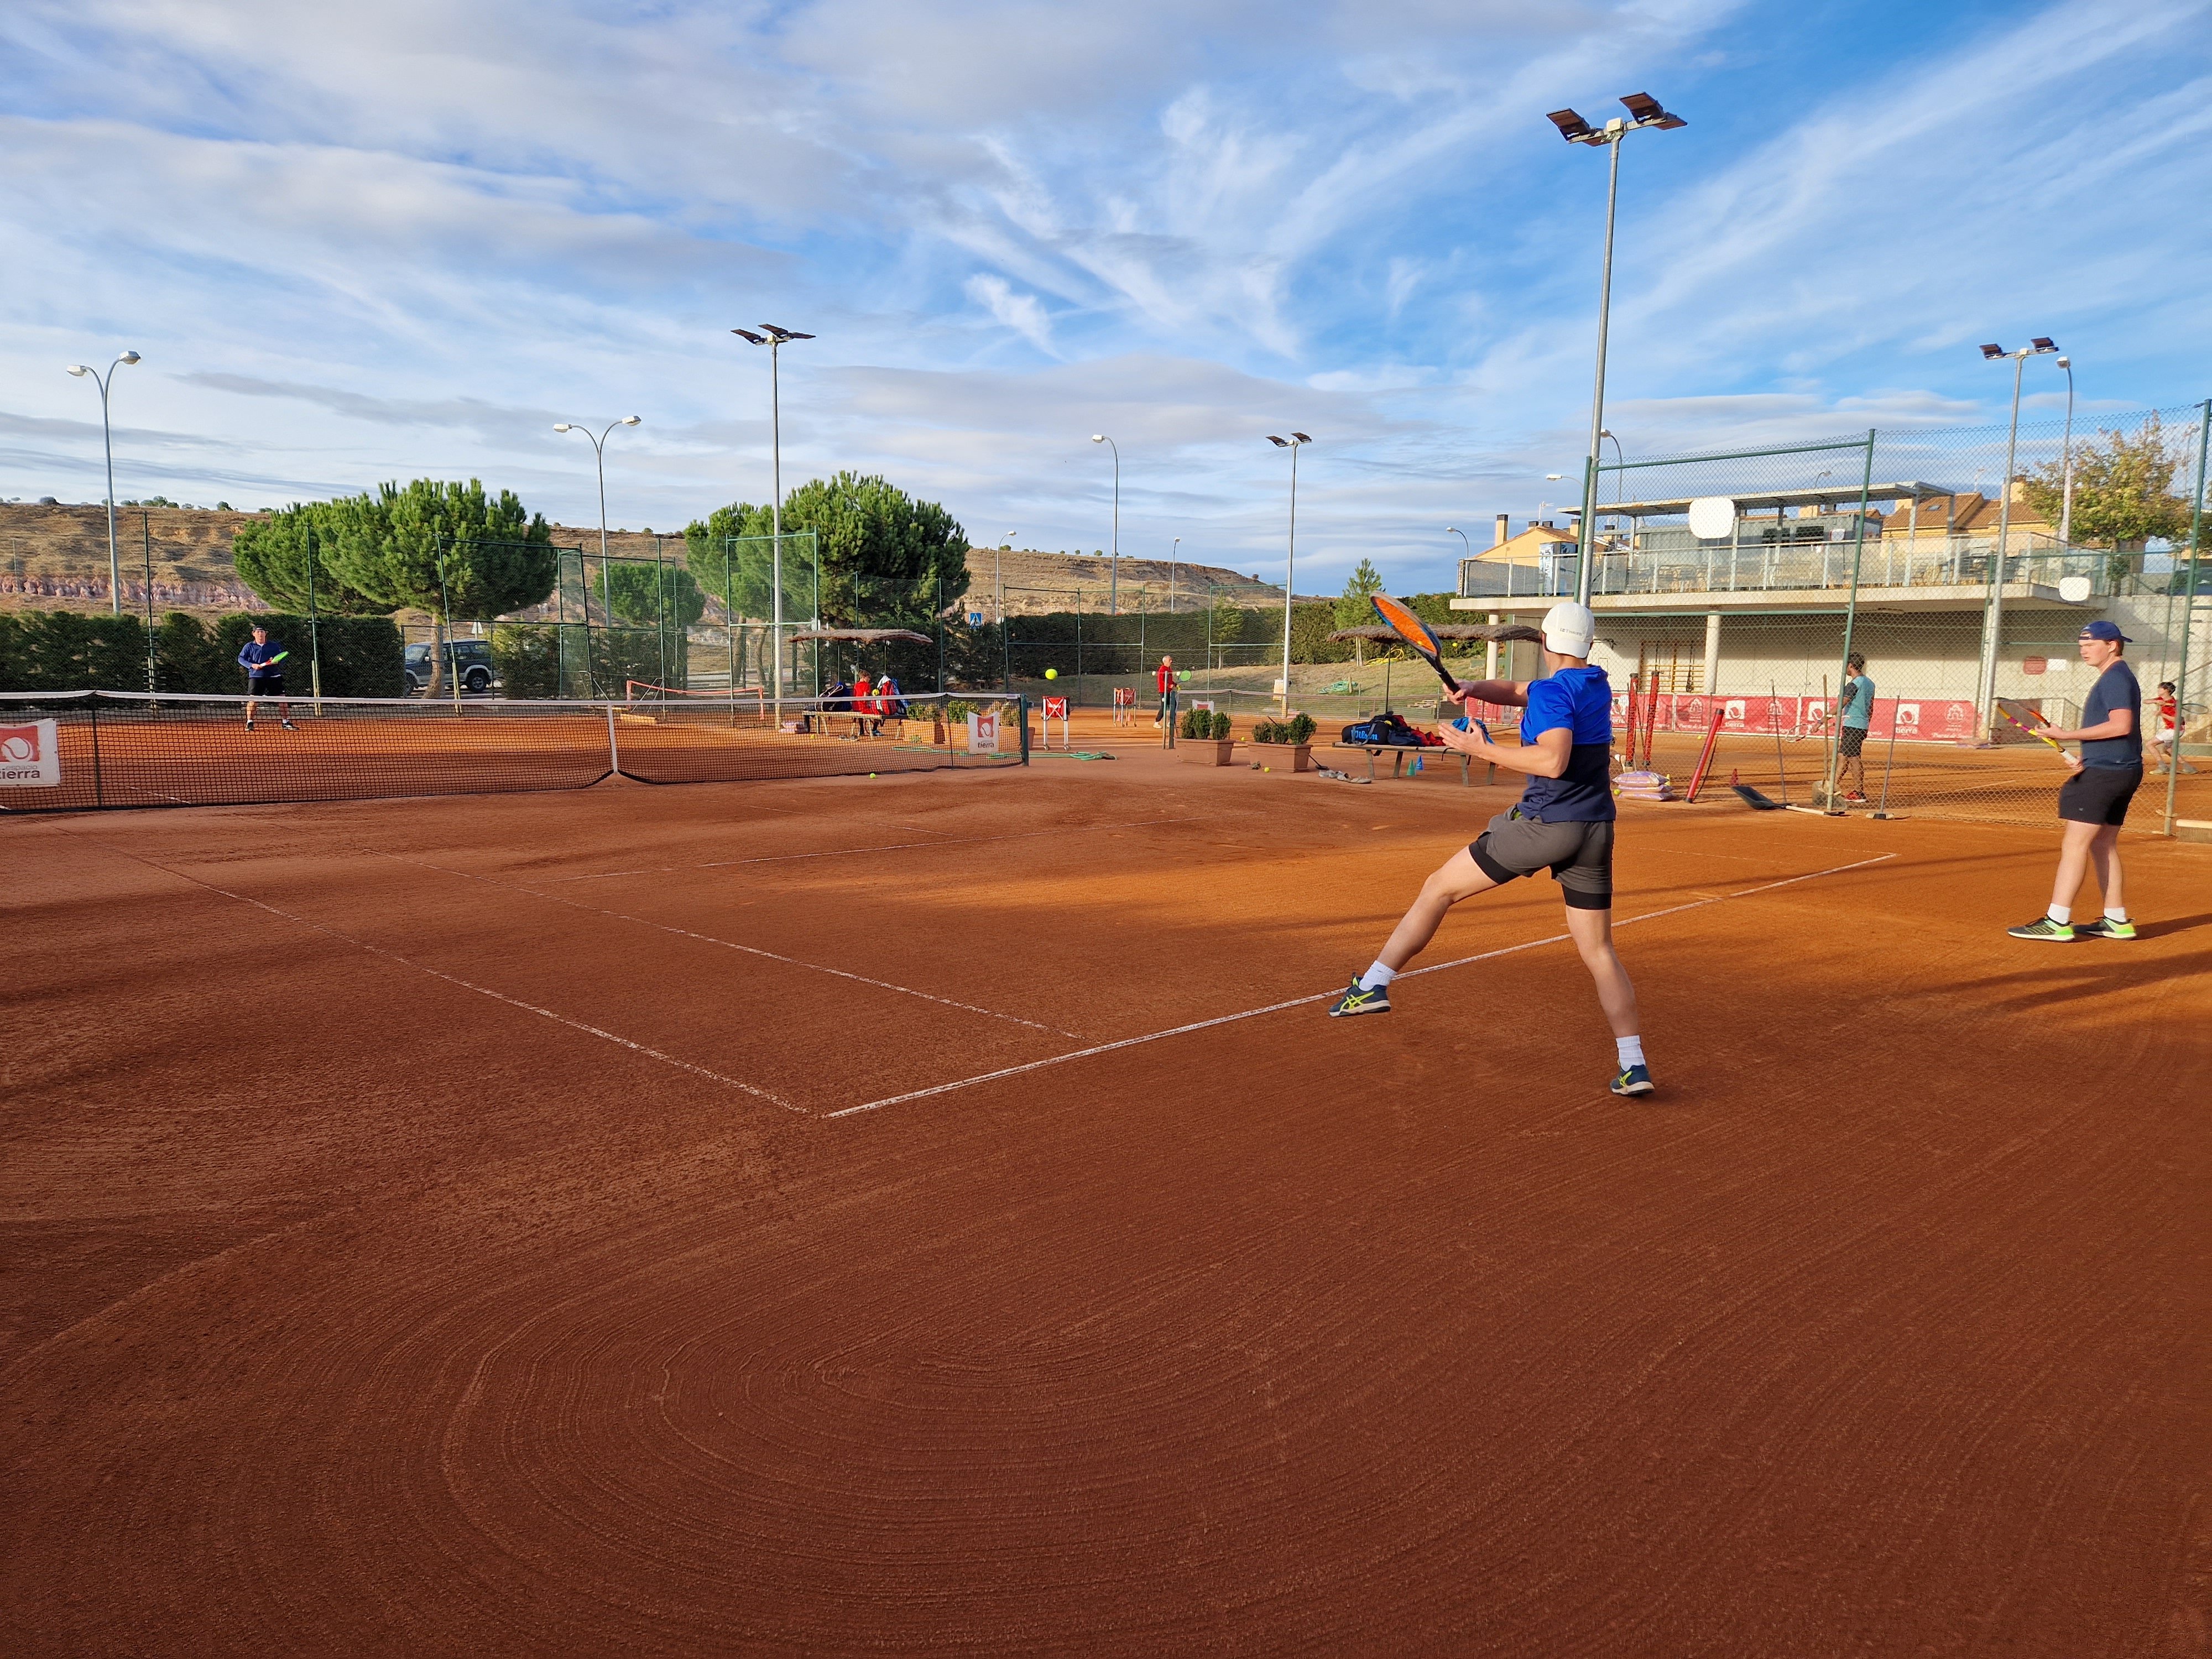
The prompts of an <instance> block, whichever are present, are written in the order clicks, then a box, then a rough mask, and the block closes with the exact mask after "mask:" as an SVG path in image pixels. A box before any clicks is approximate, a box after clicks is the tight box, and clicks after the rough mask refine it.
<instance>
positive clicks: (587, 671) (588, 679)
mask: <svg viewBox="0 0 2212 1659" xmlns="http://www.w3.org/2000/svg"><path fill="white" fill-rule="evenodd" d="M638 423H639V417H638V416H635V415H625V416H623V417H622V419H620V420H619V421H610V422H607V424H606V426H605V428H603V429H602V430H600V431H599V433H597V434H596V435H594V434H593V432H592V428H589V427H587V426H578V425H576V424H574V422H568V421H556V422H554V423H553V429H554V430H555V431H556V432H580V433H582V434H583V435H585V436H586V438H589V439H591V441H592V456H593V457H594V459H596V460H597V461H598V464H599V586H600V587H601V589H602V590H603V591H604V590H605V589H606V588H607V434H608V433H610V432H612V431H613V430H614V429H615V428H617V427H618V426H635V425H637V424H638ZM591 604H592V583H591V579H590V578H589V577H588V576H586V578H585V580H584V617H585V620H586V623H588V622H589V621H590V620H591ZM613 620H614V619H613V618H612V617H609V618H608V622H609V624H610V625H611V624H612V623H613ZM589 638H590V636H589V635H586V642H587V643H588V641H589ZM591 683H592V661H591V653H589V652H588V651H586V653H585V655H584V684H585V685H586V688H588V687H589V686H590V684H591Z"/></svg>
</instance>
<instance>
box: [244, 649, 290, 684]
mask: <svg viewBox="0 0 2212 1659" xmlns="http://www.w3.org/2000/svg"><path fill="white" fill-rule="evenodd" d="M283 654H284V647H283V646H282V645H280V644H278V643H277V642H276V641H275V640H270V641H269V642H268V643H267V644H266V645H257V644H255V643H254V642H253V641H252V640H248V641H246V649H245V650H243V651H241V652H240V653H238V665H239V666H240V668H243V669H244V670H245V671H246V674H247V676H248V677H249V678H252V679H257V680H258V679H260V678H263V677H264V676H269V677H272V678H273V677H276V676H279V675H282V674H283V671H284V665H283V663H281V662H279V661H277V660H276V659H278V658H279V657H281V656H283Z"/></svg>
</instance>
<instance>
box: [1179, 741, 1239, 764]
mask: <svg viewBox="0 0 2212 1659" xmlns="http://www.w3.org/2000/svg"><path fill="white" fill-rule="evenodd" d="M1236 747H1237V741H1236V739H1235V738H1220V739H1218V741H1217V740H1216V739H1214V738H1176V756H1177V757H1178V758H1180V759H1182V761H1184V762H1185V763H1188V764H1189V765H1192V766H1226V765H1228V764H1229V755H1230V750H1233V749H1234V748H1236Z"/></svg>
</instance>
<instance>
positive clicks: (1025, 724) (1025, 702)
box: [1015, 691, 1030, 766]
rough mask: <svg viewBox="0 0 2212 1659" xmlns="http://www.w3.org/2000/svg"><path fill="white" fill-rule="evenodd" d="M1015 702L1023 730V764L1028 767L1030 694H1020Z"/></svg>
mask: <svg viewBox="0 0 2212 1659" xmlns="http://www.w3.org/2000/svg"><path fill="white" fill-rule="evenodd" d="M1015 702H1017V703H1018V705H1019V708H1018V712H1017V714H1016V719H1018V720H1019V721H1020V723H1021V728H1022V764H1023V765H1024V766H1027V765H1028V764H1029V763H1030V699H1029V694H1028V693H1027V692H1025V691H1024V692H1022V693H1020V694H1019V695H1018V696H1017V697H1016V698H1015Z"/></svg>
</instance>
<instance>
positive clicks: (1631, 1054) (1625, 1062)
mask: <svg viewBox="0 0 2212 1659" xmlns="http://www.w3.org/2000/svg"><path fill="white" fill-rule="evenodd" d="M1613 1047H1614V1048H1616V1049H1618V1050H1619V1051H1620V1069H1621V1070H1622V1071H1624V1072H1625V1071H1626V1070H1627V1069H1628V1068H1629V1067H1630V1066H1641V1065H1642V1064H1644V1039H1643V1038H1642V1037H1640V1036H1632V1037H1615V1038H1613Z"/></svg>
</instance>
